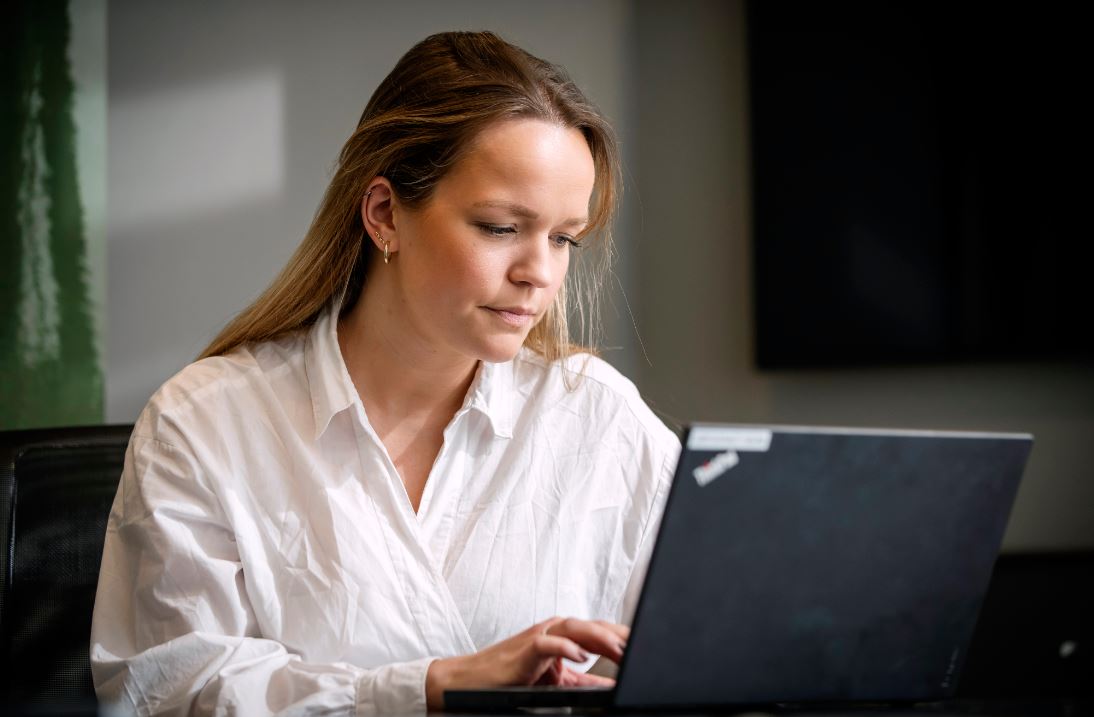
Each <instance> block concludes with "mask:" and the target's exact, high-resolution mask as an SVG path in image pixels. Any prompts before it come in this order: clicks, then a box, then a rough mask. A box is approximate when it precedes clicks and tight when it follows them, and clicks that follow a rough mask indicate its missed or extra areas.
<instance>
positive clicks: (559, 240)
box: [552, 234, 581, 249]
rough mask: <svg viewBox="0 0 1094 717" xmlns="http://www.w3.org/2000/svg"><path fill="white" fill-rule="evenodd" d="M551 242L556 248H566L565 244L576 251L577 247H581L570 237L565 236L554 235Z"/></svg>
mask: <svg viewBox="0 0 1094 717" xmlns="http://www.w3.org/2000/svg"><path fill="white" fill-rule="evenodd" d="M552 240H553V241H554V243H555V244H557V245H558V246H566V245H567V244H569V245H570V246H572V247H573V248H574V249H577V248H578V247H580V246H581V244H579V243H578V241H577V240H576V239H574V238H573V237H571V236H567V235H565V234H556V235H555V236H554V237H552Z"/></svg>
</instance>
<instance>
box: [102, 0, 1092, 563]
mask: <svg viewBox="0 0 1094 717" xmlns="http://www.w3.org/2000/svg"><path fill="white" fill-rule="evenodd" d="M316 8H319V9H318V10H317V9H316ZM453 28H467V29H473V28H490V29H495V30H497V31H499V32H501V33H502V34H503V35H505V36H506V37H508V38H509V39H511V40H513V41H515V42H516V43H518V44H520V45H522V46H524V47H526V48H528V49H529V50H531V51H532V52H534V53H536V54H540V55H542V56H544V57H547V58H549V59H552V60H556V61H559V62H561V63H563V64H564V65H565V66H566V67H567V68H568V69H569V70H570V71H571V73H572V74H573V75H574V76H575V78H576V79H577V80H578V82H579V83H580V84H581V85H582V86H583V87H584V88H585V89H586V90H587V91H588V93H589V94H590V95H591V96H592V97H593V98H594V99H595V100H596V101H597V102H598V103H599V104H600V105H601V107H602V108H603V109H604V110H605V112H606V113H607V114H608V115H609V117H611V118H612V119H613V120H615V123H616V126H617V129H618V130H619V131H620V134H621V137H622V139H623V143H624V152H625V162H626V165H627V173H628V176H627V194H626V197H625V205H624V211H623V218H622V223H621V226H620V227H619V229H618V231H617V239H618V242H619V249H620V257H621V265H620V267H619V270H618V274H619V277H620V282H621V284H622V287H623V289H625V292H626V300H627V301H626V302H625V301H624V300H623V298H622V296H621V295H619V294H618V292H617V293H616V297H615V302H614V304H615V309H614V310H612V309H611V308H609V310H608V312H607V317H606V318H607V320H608V323H609V327H608V333H609V336H608V341H607V343H608V344H609V345H610V346H614V347H617V348H616V349H615V350H610V351H609V352H608V353H607V356H608V358H609V359H610V360H612V361H613V363H615V364H616V365H617V366H619V367H620V368H621V369H622V370H623V371H624V372H625V373H628V374H629V375H630V376H632V377H633V378H634V379H635V380H636V382H637V383H638V384H639V387H640V388H641V389H642V391H643V393H644V395H645V396H646V397H647V399H648V400H649V401H650V402H651V403H652V404H653V405H654V406H655V408H657V409H658V410H659V411H661V412H662V414H663V415H666V416H667V417H669V418H670V419H671V418H675V419H677V420H679V421H685V420H688V419H696V418H703V419H719V420H732V421H756V422H772V423H776V422H777V423H822V424H843V425H848V424H857V425H888V426H908V427H932V428H942V427H945V428H975V429H1002V430H1022V431H1031V432H1033V433H1035V434H1036V436H1037V445H1036V448H1035V449H1034V455H1033V458H1032V462H1031V464H1030V467H1029V471H1028V473H1027V476H1026V480H1025V482H1024V484H1023V487H1022V490H1021V492H1020V494H1019V502H1018V505H1017V507H1016V508H1015V512H1014V515H1013V517H1012V521H1011V525H1010V529H1009V531H1008V534H1007V541H1006V545H1007V547H1009V548H1011V549H1028V548H1037V547H1046V546H1047V547H1066V546H1077V545H1086V546H1094V520H1091V512H1092V511H1091V507H1092V506H1094V479H1092V478H1091V476H1090V468H1089V466H1090V465H1091V458H1092V452H1094V451H1092V449H1091V448H1090V446H1089V444H1090V439H1091V438H1092V437H1094V376H1092V375H1091V372H1090V371H1089V370H1084V369H1082V368H1081V367H1077V366H1067V365H1025V366H1018V365H1014V366H1006V365H992V366H962V367H949V368H948V367H933V368H915V367H908V368H892V369H874V370H854V371H825V372H802V371H797V372H780V373H760V372H757V371H756V370H755V369H754V368H753V366H752V333H753V326H752V322H751V298H750V297H751V287H750V283H749V282H750V278H749V264H750V253H749V251H750V250H749V220H750V218H749V201H750V195H749V191H750V187H749V158H748V143H747V136H748V125H747V118H748V115H747V82H746V65H745V58H746V48H745V38H744V33H743V14H742V5H741V3H739V2H719V1H716V0H710V1H706V2H700V1H695V0H692V1H688V2H675V3H671V4H670V3H663V2H650V1H646V0H630V1H624V0H618V1H615V2H605V1H598V2H554V3H533V2H527V3H522V2H484V1H482V0H478V1H476V2H461V3H449V2H428V3H425V2H403V3H398V4H396V5H395V6H394V7H390V6H389V5H388V4H384V5H383V6H381V5H379V4H372V3H351V2H323V3H310V4H305V3H289V2H273V3H270V2H261V3H260V2H255V1H253V0H252V1H249V2H242V1H240V2H233V3H230V4H219V5H214V4H211V3H209V4H200V5H198V4H196V3H192V4H185V5H184V4H181V3H170V4H167V3H144V2H136V1H133V0H126V1H122V0H114V1H113V2H111V3H110V7H109V36H110V57H109V82H110V84H109V88H110V99H109V112H110V123H109V135H110V144H109V180H110V183H109V188H110V199H109V210H110V214H109V237H108V254H109V256H108V279H109V290H108V342H107V350H108V357H107V381H108V383H107V389H108V392H107V417H108V419H109V420H112V421H130V420H133V418H134V417H135V416H136V414H137V412H138V411H139V410H140V407H141V406H142V405H143V403H144V402H145V400H147V398H148V396H149V394H150V393H151V392H152V391H153V390H154V389H155V387H156V386H158V385H159V383H161V382H162V381H164V380H165V379H166V378H168V377H169V376H170V375H171V374H172V373H174V372H175V371H177V370H178V369H179V368H181V367H182V366H183V365H184V364H185V363H186V362H187V361H188V360H189V359H190V358H192V357H193V356H194V355H195V354H196V353H198V352H199V351H200V350H201V349H202V348H203V346H204V344H205V343H206V342H207V341H208V340H209V339H210V338H212V336H213V334H214V333H215V332H216V330H217V329H218V328H219V327H220V326H222V325H223V324H224V323H225V322H226V321H227V320H228V318H230V316H231V315H232V314H233V313H234V312H236V311H238V310H239V309H240V308H242V307H243V306H244V305H245V304H246V303H247V302H248V301H249V300H250V299H251V298H253V297H254V296H255V295H256V294H257V293H258V292H259V291H260V290H261V289H262V288H263V287H264V286H265V285H266V284H267V283H268V282H269V281H270V279H271V278H272V277H273V275H274V274H275V272H276V271H277V270H278V269H279V268H280V266H281V265H282V264H283V263H284V261H285V260H286V259H287V258H288V256H289V254H290V253H291V251H292V249H293V248H294V247H295V245H296V244H297V242H298V241H299V240H300V238H301V237H302V235H303V233H304V231H305V229H306V227H307V224H308V222H309V220H310V218H311V216H312V214H313V212H314V210H315V207H316V205H317V203H318V200H319V197H320V195H321V193H322V191H323V189H324V187H325V184H326V181H327V178H328V177H329V172H330V169H331V167H332V163H333V161H334V158H335V156H336V153H337V151H338V149H339V148H340V146H341V143H342V141H343V140H344V139H345V137H346V136H347V135H348V133H349V132H350V130H351V129H352V127H353V125H354V122H355V121H356V119H357V116H358V114H359V113H360V110H361V108H362V106H363V105H364V102H365V100H366V99H367V96H368V94H369V93H370V92H371V90H372V88H374V87H375V85H376V84H377V83H378V82H379V81H380V79H381V78H382V77H383V76H384V75H385V74H386V73H387V71H388V70H389V69H390V68H391V67H392V65H393V64H394V63H395V61H396V59H397V58H398V56H399V55H400V54H401V53H402V52H403V51H405V50H406V49H407V48H408V47H409V46H410V45H411V44H413V42H415V41H416V40H419V39H421V38H422V37H424V36H425V35H426V34H428V33H430V32H434V31H438V30H442V29H453ZM628 302H629V304H630V307H631V311H633V317H634V323H635V325H636V327H637V329H638V330H637V332H635V331H634V329H632V328H631V316H630V314H629V313H628V311H627V308H626V303H628Z"/></svg>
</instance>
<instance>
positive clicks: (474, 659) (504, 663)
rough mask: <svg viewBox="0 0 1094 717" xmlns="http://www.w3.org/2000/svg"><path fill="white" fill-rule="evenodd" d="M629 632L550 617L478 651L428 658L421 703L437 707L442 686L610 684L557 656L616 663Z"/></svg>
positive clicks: (597, 622) (441, 705) (591, 622)
mask: <svg viewBox="0 0 1094 717" xmlns="http://www.w3.org/2000/svg"><path fill="white" fill-rule="evenodd" d="M629 636H630V629H629V628H627V626H625V625H616V624H615V623H611V622H605V621H603V620H578V619H576V618H561V617H553V618H550V619H549V620H544V621H543V622H541V623H538V624H536V625H533V626H532V627H530V628H528V629H527V630H525V631H524V632H520V633H518V634H516V635H514V636H513V637H510V638H509V639H508V640H503V641H502V642H499V643H497V644H494V645H491V646H490V647H488V648H486V649H485V650H482V651H480V652H476V653H474V654H471V655H461V656H460V657H448V658H442V659H438V660H434V661H433V662H432V663H431V664H430V665H429V671H428V672H427V673H426V680H425V686H426V703H427V705H428V707H429V709H431V710H439V709H443V708H444V691H445V690H451V689H468V688H490V687H505V686H512V685H534V684H549V685H563V686H573V685H583V686H584V685H600V686H605V687H611V686H612V685H613V684H615V681H614V680H612V679H610V678H608V677H600V676H597V675H589V674H586V673H584V672H578V671H576V670H572V669H570V668H569V667H567V666H566V665H565V663H564V662H563V661H562V659H563V658H567V659H569V660H572V661H574V662H585V661H586V660H588V659H589V656H590V654H596V655H602V656H603V657H607V658H608V659H609V660H612V661H613V662H616V663H618V662H619V660H620V659H621V658H622V657H623V648H624V647H626V644H627V638H628V637H629Z"/></svg>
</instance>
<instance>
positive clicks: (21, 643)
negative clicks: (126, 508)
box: [0, 426, 132, 705]
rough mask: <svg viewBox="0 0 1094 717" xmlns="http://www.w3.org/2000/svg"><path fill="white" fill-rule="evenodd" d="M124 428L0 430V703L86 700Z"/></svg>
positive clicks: (126, 436)
mask: <svg viewBox="0 0 1094 717" xmlns="http://www.w3.org/2000/svg"><path fill="white" fill-rule="evenodd" d="M131 431H132V426H91V427H79V428H57V429H40V430H28V431H4V432H0V535H3V536H4V537H5V550H4V554H3V555H2V556H0V568H2V570H0V576H2V586H0V655H2V657H3V663H4V665H5V668H4V669H3V670H0V702H5V703H7V704H8V705H16V704H27V703H39V702H41V703H49V704H52V705H60V704H64V703H74V704H75V703H79V704H86V703H87V702H88V700H93V699H94V690H93V687H92V683H91V666H90V660H89V654H88V653H89V643H90V636H91V613H92V609H93V607H94V603H95V586H96V584H97V582H98V577H99V563H100V561H101V559H102V550H103V538H104V535H105V533H106V521H107V517H108V516H109V513H110V506H111V503H112V501H113V499H114V494H115V492H116V491H117V487H118V479H119V477H120V476H121V471H122V463H123V461H124V458H125V449H126V446H127V444H128V442H129V434H130V432H131Z"/></svg>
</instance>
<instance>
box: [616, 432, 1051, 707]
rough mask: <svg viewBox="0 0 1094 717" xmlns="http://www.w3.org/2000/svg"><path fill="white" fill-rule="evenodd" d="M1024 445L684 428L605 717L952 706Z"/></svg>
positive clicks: (908, 435) (922, 435) (965, 436)
mask: <svg viewBox="0 0 1094 717" xmlns="http://www.w3.org/2000/svg"><path fill="white" fill-rule="evenodd" d="M1031 445H1032V437H1031V436H1029V435H1024V434H1023V435H1016V434H987V433H949V432H921V431H884V430H856V429H836V428H795V427H762V426H761V427H757V426H733V425H693V426H691V427H689V429H688V431H687V432H686V434H685V437H684V450H683V452H682V454H681V457H680V461H679V464H678V466H677V470H676V476H675V479H674V481H673V486H672V489H671V491H670V494H669V497H668V502H667V504H666V508H665V514H664V517H663V519H662V524H661V529H660V533H659V535H658V539H657V544H656V546H655V548H654V553H653V556H652V559H651V562H650V566H649V572H648V574H647V577H646V582H645V585H644V587H643V592H642V596H641V599H640V601H639V604H638V608H637V611H636V614H635V619H634V624H633V630H632V634H631V639H630V643H629V645H628V648H627V652H626V655H625V656H624V660H623V664H622V665H621V668H620V673H619V679H618V683H617V686H616V689H615V699H614V703H615V705H616V706H617V707H643V708H650V707H680V706H686V705H726V704H748V703H771V702H814V701H861V700H881V701H902V700H916V701H921V700H935V699H942V698H945V697H949V696H951V695H953V693H954V689H955V686H956V684H957V680H958V674H959V672H960V669H961V666H962V663H963V661H964V659H965V650H966V647H967V645H968V641H969V638H970V635H971V633H972V630H973V627H974V625H975V623H976V618H977V612H978V610H979V607H980V603H981V600H982V599H983V596H984V593H985V591H986V588H987V585H988V581H989V578H990V575H991V570H992V563H993V561H994V560H995V557H996V554H997V553H998V550H999V547H1000V543H1001V541H1002V538H1003V532H1004V529H1005V527H1006V524H1007V519H1008V516H1009V513H1010V509H1011V506H1012V504H1013V501H1014V497H1015V494H1016V492H1017V489H1018V484H1019V480H1020V478H1021V475H1022V472H1023V469H1024V467H1025V463H1026V459H1027V457H1028V454H1029V451H1030V448H1031Z"/></svg>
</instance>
